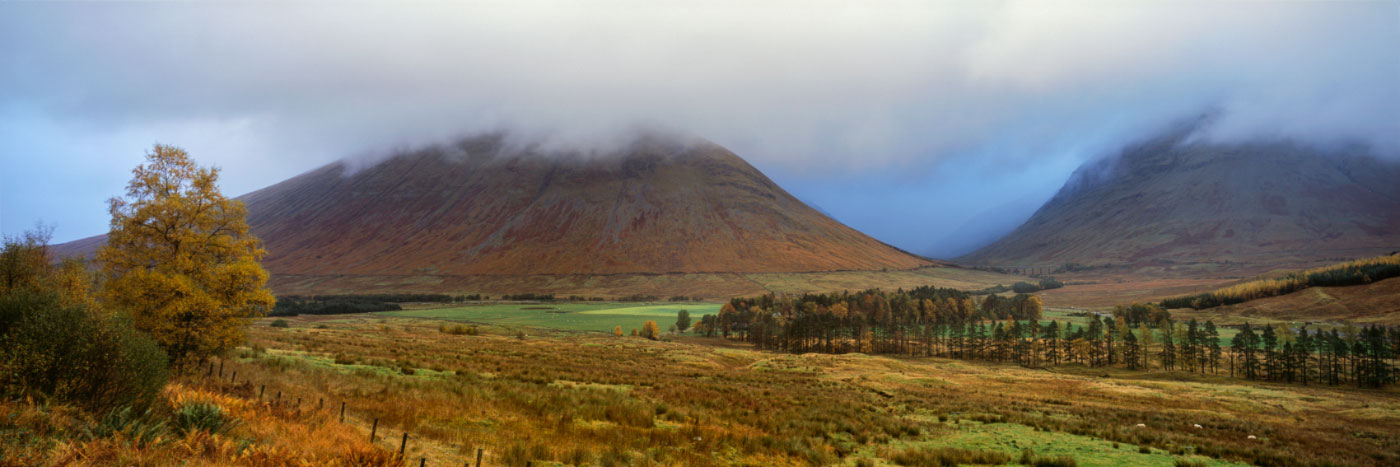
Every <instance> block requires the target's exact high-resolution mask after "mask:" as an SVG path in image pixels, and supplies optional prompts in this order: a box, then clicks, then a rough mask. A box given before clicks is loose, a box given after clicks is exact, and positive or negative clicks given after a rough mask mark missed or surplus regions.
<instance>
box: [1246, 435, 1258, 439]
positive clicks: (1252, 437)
mask: <svg viewBox="0 0 1400 467" xmlns="http://www.w3.org/2000/svg"><path fill="white" fill-rule="evenodd" d="M1245 439H1259V438H1255V437H1254V435H1249V437H1248V438H1245Z"/></svg>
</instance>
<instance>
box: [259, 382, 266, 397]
mask: <svg viewBox="0 0 1400 467" xmlns="http://www.w3.org/2000/svg"><path fill="white" fill-rule="evenodd" d="M264 392H267V385H266V384H264V385H262V386H261V387H259V388H258V400H259V401H262V396H263V393H264Z"/></svg>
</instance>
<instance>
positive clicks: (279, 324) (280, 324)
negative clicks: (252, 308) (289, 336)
mask: <svg viewBox="0 0 1400 467" xmlns="http://www.w3.org/2000/svg"><path fill="white" fill-rule="evenodd" d="M268 326H272V327H274V328H285V327H289V326H291V325H289V324H287V320H285V319H274V320H272V324H269V325H268Z"/></svg>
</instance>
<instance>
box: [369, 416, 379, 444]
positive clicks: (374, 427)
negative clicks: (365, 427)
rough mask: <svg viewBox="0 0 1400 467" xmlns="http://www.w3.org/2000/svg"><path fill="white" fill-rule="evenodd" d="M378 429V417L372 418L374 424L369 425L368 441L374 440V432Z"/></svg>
mask: <svg viewBox="0 0 1400 467" xmlns="http://www.w3.org/2000/svg"><path fill="white" fill-rule="evenodd" d="M378 430H379V419H378V418H376V419H374V424H373V425H370V427H369V442H371V443H373V442H374V432H375V431H378Z"/></svg>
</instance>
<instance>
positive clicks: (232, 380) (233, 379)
mask: <svg viewBox="0 0 1400 467" xmlns="http://www.w3.org/2000/svg"><path fill="white" fill-rule="evenodd" d="M228 384H238V372H237V371H235V372H233V376H230V377H229V379H228Z"/></svg>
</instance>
